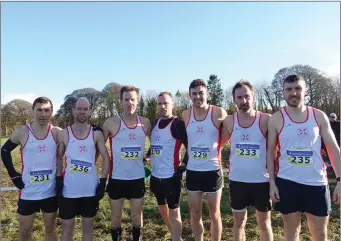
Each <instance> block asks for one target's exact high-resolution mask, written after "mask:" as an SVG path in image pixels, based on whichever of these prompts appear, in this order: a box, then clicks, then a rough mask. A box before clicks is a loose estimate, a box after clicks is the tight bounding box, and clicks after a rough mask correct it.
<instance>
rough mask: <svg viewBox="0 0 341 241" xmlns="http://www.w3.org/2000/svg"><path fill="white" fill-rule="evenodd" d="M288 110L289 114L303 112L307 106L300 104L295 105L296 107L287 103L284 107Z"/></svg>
mask: <svg viewBox="0 0 341 241" xmlns="http://www.w3.org/2000/svg"><path fill="white" fill-rule="evenodd" d="M285 108H286V109H287V111H288V113H290V114H301V113H304V112H305V111H306V109H307V106H306V105H301V106H297V107H292V106H290V105H287V106H286V107H285Z"/></svg>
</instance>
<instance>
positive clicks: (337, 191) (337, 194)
mask: <svg viewBox="0 0 341 241" xmlns="http://www.w3.org/2000/svg"><path fill="white" fill-rule="evenodd" d="M333 202H335V203H336V204H340V182H337V183H336V187H335V189H334V192H333Z"/></svg>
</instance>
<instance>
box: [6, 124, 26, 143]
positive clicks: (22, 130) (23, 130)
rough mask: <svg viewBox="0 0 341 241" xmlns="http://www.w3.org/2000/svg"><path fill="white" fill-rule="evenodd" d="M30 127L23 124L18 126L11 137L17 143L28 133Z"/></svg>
mask: <svg viewBox="0 0 341 241" xmlns="http://www.w3.org/2000/svg"><path fill="white" fill-rule="evenodd" d="M28 132H29V130H28V127H27V126H26V125H23V126H22V127H19V128H16V129H15V130H14V131H13V132H12V134H11V137H10V139H11V140H12V141H13V142H14V143H17V142H19V141H20V139H21V138H22V137H24V136H27V135H28Z"/></svg>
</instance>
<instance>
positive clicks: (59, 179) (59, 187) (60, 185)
mask: <svg viewBox="0 0 341 241" xmlns="http://www.w3.org/2000/svg"><path fill="white" fill-rule="evenodd" d="M63 188H64V182H63V177H62V176H56V197H57V198H58V199H59V198H61V197H62V196H63Z"/></svg>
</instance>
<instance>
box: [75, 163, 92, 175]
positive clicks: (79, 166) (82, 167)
mask: <svg viewBox="0 0 341 241" xmlns="http://www.w3.org/2000/svg"><path fill="white" fill-rule="evenodd" d="M91 168H92V163H90V162H86V161H79V160H71V165H70V171H71V172H74V173H81V174H88V173H89V172H90V170H91Z"/></svg>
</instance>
